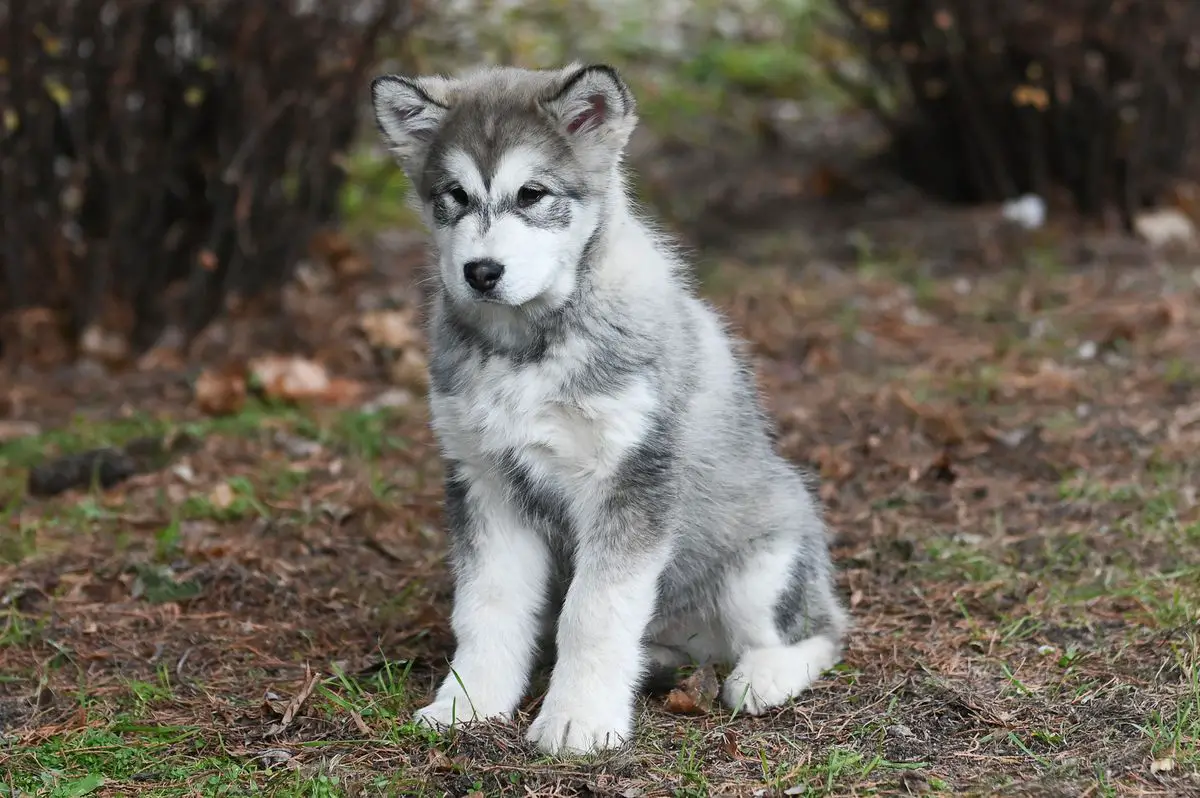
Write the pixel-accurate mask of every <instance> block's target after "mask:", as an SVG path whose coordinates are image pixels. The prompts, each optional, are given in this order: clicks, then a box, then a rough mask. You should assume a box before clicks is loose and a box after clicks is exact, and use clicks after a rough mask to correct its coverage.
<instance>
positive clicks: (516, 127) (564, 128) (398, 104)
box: [371, 65, 637, 308]
mask: <svg viewBox="0 0 1200 798" xmlns="http://www.w3.org/2000/svg"><path fill="white" fill-rule="evenodd" d="M371 94H372V98H373V101H374V106H375V118H376V121H377V123H378V126H379V130H380V132H381V135H382V136H383V139H384V141H385V142H386V144H387V145H388V148H389V149H390V150H391V152H392V153H393V154H394V156H395V157H396V159H397V161H398V162H399V163H400V165H401V167H402V168H403V169H404V171H405V173H406V174H407V175H408V178H409V181H410V183H411V186H412V191H413V199H414V201H416V202H417V203H418V204H419V207H420V210H421V213H422V217H423V218H424V220H425V223H426V225H428V227H429V229H430V233H431V235H432V237H433V241H434V246H435V250H436V252H437V255H438V266H439V274H440V277H441V280H442V284H443V286H444V288H445V291H446V294H447V295H448V296H449V298H450V299H451V300H452V301H454V302H456V303H460V304H473V303H483V304H487V303H492V304H500V305H505V306H509V307H518V308H519V307H554V306H558V305H561V304H562V303H563V302H565V301H566V300H567V298H569V297H570V295H571V293H572V292H573V291H574V289H575V285H576V280H577V274H576V269H577V265H578V263H579V261H580V258H581V257H582V256H583V253H584V250H585V248H586V247H587V245H588V242H589V241H590V240H591V239H592V237H593V235H594V233H595V232H596V229H597V227H598V225H599V224H600V223H601V211H602V209H603V207H604V202H605V199H606V197H607V196H608V194H609V192H610V191H611V190H612V188H613V185H614V181H616V180H617V179H618V178H617V167H618V165H619V162H620V160H621V156H622V154H623V152H624V149H625V145H626V143H627V142H628V140H629V136H630V134H631V133H632V132H633V129H634V127H635V125H636V123H637V116H636V109H635V103H634V99H633V96H632V94H631V93H630V91H629V89H628V87H626V85H625V83H624V81H623V80H622V79H621V78H620V76H619V75H618V74H617V72H616V71H615V70H614V69H612V68H611V67H608V66H604V65H592V66H578V65H573V66H570V67H567V68H565V69H561V70H523V69H514V68H490V69H486V70H483V71H480V72H476V73H474V74H470V75H467V76H464V77H460V78H445V77H440V76H434V77H417V78H408V77H402V76H399V75H385V76H381V77H378V78H376V79H375V80H374V81H373V82H372V84H371Z"/></svg>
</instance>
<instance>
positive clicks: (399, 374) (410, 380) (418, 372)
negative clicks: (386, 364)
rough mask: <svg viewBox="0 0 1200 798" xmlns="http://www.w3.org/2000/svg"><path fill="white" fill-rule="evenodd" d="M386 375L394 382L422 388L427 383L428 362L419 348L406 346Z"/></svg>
mask: <svg viewBox="0 0 1200 798" xmlns="http://www.w3.org/2000/svg"><path fill="white" fill-rule="evenodd" d="M388 377H389V378H390V379H391V381H392V382H394V383H396V384H399V385H408V386H410V387H414V388H422V389H423V388H424V387H425V386H426V385H428V384H429V363H428V362H427V361H426V360H425V355H423V354H421V351H420V350H419V349H417V348H416V347H415V346H412V347H408V348H407V349H405V350H404V351H403V353H402V354H401V355H400V357H398V358H397V359H396V360H395V362H393V363H392V364H391V367H390V368H389V369H388Z"/></svg>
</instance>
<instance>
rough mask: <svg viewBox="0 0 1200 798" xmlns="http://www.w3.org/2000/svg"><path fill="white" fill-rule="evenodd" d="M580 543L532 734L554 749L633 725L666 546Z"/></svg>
mask: <svg viewBox="0 0 1200 798" xmlns="http://www.w3.org/2000/svg"><path fill="white" fill-rule="evenodd" d="M600 548H601V547H599V546H595V545H593V546H591V547H588V548H585V549H582V550H581V551H580V552H579V554H580V555H581V556H579V557H578V558H577V560H576V567H575V576H574V578H573V579H572V580H571V586H570V588H569V589H568V590H567V596H566V600H565V601H564V602H563V609H562V614H561V615H560V616H559V621H558V635H557V646H558V661H557V663H556V664H555V667H554V671H553V672H552V673H551V675H550V687H549V689H548V690H547V692H546V698H545V701H544V702H543V704H542V709H541V712H540V713H539V714H538V716H537V718H536V719H535V720H534V722H533V725H532V726H531V727H530V729H529V734H528V738H529V739H530V740H531V741H533V742H535V743H536V744H537V745H538V747H539V748H541V749H542V750H543V751H546V752H548V753H552V754H557V753H569V754H588V753H593V752H596V751H600V750H602V749H605V748H613V747H616V746H619V745H620V744H621V743H622V742H624V741H626V740H628V739H630V737H631V736H632V732H633V705H634V700H635V698H636V695H637V690H638V687H639V684H640V680H641V677H642V671H643V668H644V666H645V661H644V660H645V652H644V650H643V648H644V647H643V636H644V633H645V630H646V626H647V624H648V623H649V622H650V619H651V617H652V616H653V613H654V608H655V602H656V598H657V585H658V575H659V573H660V571H661V570H662V568H663V567H664V565H665V562H666V555H665V552H664V551H663V549H662V548H661V547H660V548H655V549H654V550H652V551H645V552H642V553H640V554H639V555H636V556H629V555H628V553H626V554H625V556H619V555H618V554H617V552H615V551H601V550H598V549H600Z"/></svg>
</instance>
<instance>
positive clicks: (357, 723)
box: [350, 709, 374, 737]
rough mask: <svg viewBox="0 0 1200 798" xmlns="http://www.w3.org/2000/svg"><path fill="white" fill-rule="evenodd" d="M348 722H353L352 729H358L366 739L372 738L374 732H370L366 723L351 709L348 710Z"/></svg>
mask: <svg viewBox="0 0 1200 798" xmlns="http://www.w3.org/2000/svg"><path fill="white" fill-rule="evenodd" d="M350 720H352V721H354V728H356V729H358V730H359V732H361V733H362V734H363V735H365V736H367V737H373V736H374V732H372V731H371V727H370V726H368V725H367V722H366V721H365V720H363V719H362V715H360V714H358V713H357V712H355V711H354V710H353V709H352V710H350Z"/></svg>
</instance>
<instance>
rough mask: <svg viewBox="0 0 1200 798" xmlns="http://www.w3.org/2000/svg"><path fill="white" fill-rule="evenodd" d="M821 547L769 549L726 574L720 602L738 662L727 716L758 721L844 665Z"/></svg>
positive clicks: (774, 544) (839, 613) (795, 543)
mask: <svg viewBox="0 0 1200 798" xmlns="http://www.w3.org/2000/svg"><path fill="white" fill-rule="evenodd" d="M793 523H795V522H794V521H793ZM818 540H820V538H819V537H817V536H816V535H813V536H809V537H806V538H802V539H800V540H796V539H786V538H782V539H776V540H774V541H770V542H767V543H765V544H764V545H763V547H762V548H761V549H760V550H758V551H756V552H754V553H753V554H752V555H751V556H750V557H748V558H747V560H746V561H745V562H743V563H742V564H741V567H740V568H739V569H738V570H737V571H735V572H733V573H731V574H730V576H729V579H728V581H727V582H726V584H725V587H724V591H723V594H722V597H721V609H722V615H723V617H722V624H723V626H724V627H725V630H726V634H727V636H728V640H729V645H730V648H731V649H732V652H733V654H734V655H735V656H736V657H737V666H736V667H735V668H734V670H733V672H732V673H730V675H729V677H728V678H727V679H726V680H725V685H724V688H723V690H722V699H723V700H724V702H725V704H726V705H727V706H729V707H730V708H734V709H738V710H740V711H743V712H747V713H749V714H751V715H758V714H761V713H763V712H766V711H767V710H768V709H770V708H772V707H778V706H781V705H783V704H785V703H787V702H788V701H789V700H790V699H792V698H794V697H795V696H797V695H799V694H800V693H801V692H803V691H804V690H806V689H808V687H809V686H810V685H811V684H812V683H813V682H814V681H816V680H817V678H818V677H819V676H820V675H821V674H822V673H823V672H824V671H826V670H828V669H829V668H832V667H833V666H834V665H835V664H837V661H838V659H839V658H840V657H841V645H842V636H843V635H844V633H845V629H846V625H847V621H846V616H845V613H844V611H843V610H842V608H841V605H840V604H839V603H838V601H837V597H836V595H835V594H834V592H833V586H832V576H831V573H832V572H831V569H830V566H829V564H828V555H827V553H826V551H825V549H824V548H822V546H823V540H822V541H821V544H820V545H816V542H817V541H818Z"/></svg>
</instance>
